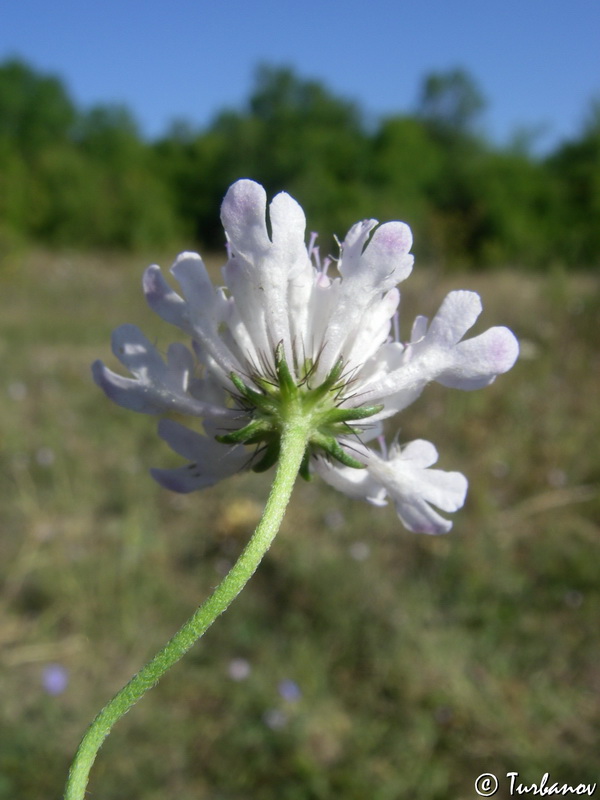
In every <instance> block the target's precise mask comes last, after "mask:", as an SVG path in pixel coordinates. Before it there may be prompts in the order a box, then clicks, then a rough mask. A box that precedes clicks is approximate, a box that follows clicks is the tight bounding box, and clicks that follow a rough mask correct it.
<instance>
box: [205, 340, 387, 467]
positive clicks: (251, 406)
mask: <svg viewBox="0 0 600 800" xmlns="http://www.w3.org/2000/svg"><path fill="white" fill-rule="evenodd" d="M343 369H344V365H343V362H342V360H341V359H340V360H339V361H338V362H337V364H336V365H335V366H334V367H333V368H332V370H331V371H330V372H329V374H328V375H327V377H326V378H325V380H324V381H323V382H322V383H320V384H319V385H318V386H316V387H312V386H311V385H310V378H311V375H312V373H313V367H312V366H311V365H310V364H308V363H307V364H305V365H304V368H303V370H302V375H303V377H302V378H301V380H300V381H299V382H296V380H295V379H294V377H293V376H292V374H291V372H290V370H289V367H288V365H287V362H286V360H285V356H284V354H283V347H282V346H281V345H280V346H279V347H277V350H276V352H275V375H274V376H273V380H268V379H265V378H264V377H254V376H253V378H252V379H253V382H254V383H255V385H257V386H259V387H260V389H261V391H256V389H251V388H250V387H249V386H247V385H246V384H245V383H244V381H243V380H242V379H241V378H240V377H239V376H238V375H235V374H234V373H232V374H231V375H230V378H231V382H232V383H233V385H234V386H235V388H236V390H237V393H238V394H237V396H236V400H237V402H238V403H239V405H240V406H242V408H244V410H245V411H246V413H248V414H249V415H250V416H251V420H250V422H249V423H248V424H247V425H245V426H244V427H243V428H240V429H239V430H237V431H232V432H231V433H226V434H223V435H221V436H217V439H218V441H220V442H223V443H224V444H255V445H258V446H259V448H258V450H257V454H258V455H259V456H260V457H259V460H258V461H256V462H255V463H254V464H253V466H252V469H253V470H254V471H255V472H263V471H264V470H267V469H269V467H271V466H273V464H275V463H276V461H277V459H278V458H279V450H280V442H281V435H282V432H283V427H284V425H285V423H286V422H289V421H290V420H293V419H294V418H298V417H302V418H307V417H308V418H309V419H310V422H311V428H312V433H311V435H310V437H309V440H308V444H307V446H306V451H305V454H304V459H303V462H302V467H301V470H300V474H301V475H302V477H303V478H305V479H308V478H309V470H308V461H309V458H310V456H311V455H312V454H313V453H316V452H319V451H322V452H324V453H326V454H327V455H328V456H330V457H331V458H334V459H335V460H336V461H339V462H341V463H342V464H344V465H345V466H347V467H354V468H355V469H364V467H365V465H364V464H363V463H362V462H360V461H358V460H357V459H355V458H353V457H352V456H350V455H349V454H348V453H347V452H346V450H344V449H343V447H342V446H341V445H340V444H339V442H338V437H339V436H348V435H358V434H359V433H360V430H358V429H356V428H353V427H351V426H350V425H349V424H348V423H350V422H355V421H357V420H363V419H367V418H368V417H372V416H373V415H374V414H377V413H378V412H379V411H381V409H382V408H383V406H382V405H375V406H366V407H364V408H342V407H341V406H340V403H341V401H342V399H343V389H344V387H345V385H346V384H345V382H344V381H343V379H342V373H343Z"/></svg>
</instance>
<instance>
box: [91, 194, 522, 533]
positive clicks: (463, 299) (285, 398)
mask: <svg viewBox="0 0 600 800" xmlns="http://www.w3.org/2000/svg"><path fill="white" fill-rule="evenodd" d="M268 214H269V222H270V233H269V228H268V227H267V198H266V193H265V191H264V189H263V188H262V186H260V185H259V184H257V183H254V182H253V181H250V180H240V181H237V182H236V183H234V184H233V186H231V187H230V189H229V191H228V192H227V194H226V196H225V199H224V201H223V205H222V209H221V219H222V222H223V227H224V229H225V233H226V236H227V243H228V252H229V260H228V261H227V263H226V264H225V266H224V267H223V271H222V272H223V281H224V286H223V287H222V288H215V287H214V286H213V284H212V282H211V280H210V278H209V276H208V273H207V271H206V268H205V266H204V263H203V261H202V259H201V258H200V256H198V255H197V254H195V253H182V254H181V255H180V256H179V257H178V258H177V259H176V261H175V263H174V264H173V266H172V267H171V273H172V275H173V276H174V278H175V279H176V280H177V282H178V283H179V285H180V286H181V292H182V294H181V295H179V294H177V293H176V292H175V291H174V290H173V289H172V288H171V287H170V285H169V284H168V283H167V281H166V280H165V278H164V277H163V275H162V273H161V271H160V269H159V267H157V266H151V267H149V268H148V269H147V270H146V273H145V275H144V281H143V285H144V291H145V294H146V298H147V300H148V303H149V305H150V307H151V308H152V309H153V310H154V311H156V312H157V313H158V314H159V315H160V316H161V317H162V318H163V319H164V320H166V321H167V322H170V323H172V324H174V325H177V326H178V327H179V328H181V329H182V330H183V331H184V332H185V333H186V334H187V335H188V336H189V337H190V339H191V349H188V348H187V347H185V346H184V345H183V344H180V343H177V344H173V345H171V346H170V347H169V349H168V351H167V355H166V360H163V358H162V357H161V355H160V354H159V353H158V351H157V350H156V348H155V347H154V346H153V345H152V344H151V343H150V342H149V341H148V339H146V337H145V336H144V335H143V334H142V333H141V331H139V330H138V328H136V327H135V326H133V325H123V326H122V327H120V328H118V329H117V330H116V331H115V333H114V335H113V351H114V353H115V355H116V356H117V357H118V358H119V360H120V361H121V362H122V363H123V365H124V366H125V367H127V368H128V369H129V371H130V372H131V374H132V375H133V378H124V377H122V376H120V375H117V374H115V373H114V372H112V371H111V370H109V369H107V368H106V367H105V366H104V364H102V363H101V362H100V361H97V362H95V363H94V365H93V367H92V369H93V374H94V378H95V380H96V382H97V383H98V385H99V386H101V387H102V389H103V390H104V391H105V392H106V394H107V395H108V396H109V397H110V398H111V399H112V400H114V401H115V402H116V403H118V404H119V405H122V406H124V407H125V408H129V409H132V410H134V411H140V412H143V413H147V414H159V415H166V416H168V415H169V414H170V413H177V414H185V415H188V416H192V417H197V418H199V420H201V421H202V427H203V431H202V433H200V432H197V431H192V430H190V429H188V428H186V427H184V426H183V425H181V424H180V423H179V422H175V421H173V420H171V419H168V418H167V419H163V420H161V422H160V424H159V434H160V436H161V437H162V438H163V439H164V440H165V441H166V442H167V443H168V444H169V445H170V446H171V447H172V448H173V450H175V451H176V452H177V453H178V454H180V455H181V456H183V457H184V458H186V459H188V460H189V461H190V462H191V463H189V464H188V465H187V466H183V467H179V468H176V469H156V470H153V471H152V474H153V476H154V477H155V479H156V480H157V481H158V482H159V483H160V484H162V485H163V486H165V487H167V488H169V489H172V490H174V491H179V492H190V491H193V490H194V489H201V488H204V487H206V486H210V485H212V484H214V483H216V482H218V481H219V480H221V479H222V478H225V477H227V476H229V475H232V474H234V473H236V472H238V471H240V470H243V469H246V468H251V469H254V470H257V471H260V470H263V469H267V468H268V467H270V466H271V465H272V464H274V463H275V462H276V461H277V458H278V455H279V447H280V438H281V431H282V426H283V424H284V422H285V417H286V413H288V412H287V410H288V409H289V407H290V404H291V403H294V404H295V405H294V407H301V408H302V409H304V410H305V411H306V413H307V414H310V415H311V420H312V425H313V428H312V429H313V433H312V435H311V436H310V439H309V442H308V445H307V448H306V453H305V457H304V461H303V464H302V468H301V474H302V475H303V476H304V477H308V476H309V473H310V472H311V471H313V470H314V471H316V472H318V473H319V474H321V475H322V477H323V478H324V479H325V480H326V481H327V482H328V483H330V484H332V485H333V486H335V487H337V488H339V489H341V490H342V491H343V492H345V493H346V494H349V495H350V496H352V497H360V498H364V499H366V500H368V501H369V502H371V503H374V504H375V505H382V504H384V503H385V502H386V498H387V497H390V498H391V499H392V500H393V502H394V504H395V506H396V509H397V512H398V515H399V517H400V519H401V520H402V522H403V524H404V525H405V526H406V527H407V528H408V529H409V530H412V531H418V532H423V533H443V532H446V531H448V530H449V529H450V528H451V523H450V522H449V521H448V520H447V519H445V518H444V517H442V516H441V515H440V514H439V513H438V511H436V510H435V508H437V509H440V510H441V511H445V512H452V511H456V510H457V509H459V508H460V507H461V506H462V505H463V503H464V498H465V494H466V490H467V481H466V479H465V478H464V476H463V475H461V474H460V473H457V472H444V471H442V470H438V469H431V466H432V465H433V464H434V463H435V462H436V460H437V451H436V449H435V447H434V446H433V445H432V444H431V443H430V442H426V441H423V440H418V441H414V442H411V443H410V444H407V445H405V446H404V447H400V446H399V445H397V444H394V445H392V447H390V450H389V453H385V448H384V450H383V452H382V453H381V454H378V453H376V452H375V451H374V450H372V449H370V448H369V447H367V446H366V445H365V444H364V442H367V441H370V440H372V439H373V438H375V437H376V436H378V434H379V433H380V430H381V424H380V423H381V421H382V420H384V419H386V418H388V417H391V416H392V415H394V414H395V413H397V412H398V411H401V410H402V409H404V408H406V406H408V405H409V404H410V403H412V402H413V401H414V400H415V399H416V398H417V397H418V396H419V395H420V393H421V392H422V390H423V389H424V387H425V386H426V384H428V383H429V382H431V381H437V382H438V383H441V384H443V385H444V386H448V387H452V388H457V389H465V390H471V389H478V388H480V387H483V386H486V385H487V384H489V383H491V382H492V381H493V380H494V378H495V377H496V376H497V375H498V374H500V373H503V372H506V371H507V370H509V369H510V368H511V367H512V366H513V364H514V362H515V360H516V358H517V355H518V344H517V340H516V339H515V337H514V335H513V334H512V333H511V331H509V330H508V329H507V328H503V327H496V328H490V329H489V330H487V331H486V332H485V333H483V334H481V335H479V336H476V337H473V338H471V339H466V340H464V339H463V337H464V336H465V334H466V333H467V331H468V330H469V329H470V328H471V327H472V326H473V324H474V322H475V320H476V319H477V317H478V316H479V314H480V312H481V302H480V299H479V296H478V295H477V294H475V293H474V292H466V291H458V292H451V293H450V294H449V295H448V296H447V297H446V299H445V300H444V302H443V303H442V305H441V307H440V309H439V311H438V312H437V314H436V315H435V317H434V318H433V319H432V320H431V322H430V323H428V321H427V320H426V319H425V318H424V317H417V319H416V321H415V324H414V326H413V332H412V336H411V341H410V343H408V344H401V343H400V342H398V341H394V340H393V338H392V337H391V336H390V332H391V330H392V322H393V319H394V315H395V314H396V311H397V308H398V304H399V300H400V294H399V292H398V289H397V288H396V287H397V284H398V283H399V282H401V281H402V280H404V279H405V278H406V277H407V276H408V275H409V274H410V272H411V270H412V265H413V257H412V256H411V255H410V252H409V251H410V248H411V245H412V236H411V232H410V229H409V228H408V226H407V225H405V224H404V223H402V222H387V223H384V224H382V225H380V224H379V223H378V222H377V221H376V220H365V221H363V222H359V223H357V224H356V225H354V226H353V227H352V228H350V230H349V231H348V233H347V235H346V237H345V239H344V240H343V242H342V243H341V245H340V255H339V259H338V260H337V271H338V273H339V274H338V275H337V276H330V275H328V271H327V270H328V266H329V264H330V259H327V260H326V262H325V263H324V264H323V265H321V262H320V258H319V253H318V249H317V248H315V247H314V238H313V239H311V243H310V245H309V246H308V248H307V246H306V244H305V227H306V220H305V217H304V212H303V211H302V208H301V207H300V206H299V205H298V203H297V202H296V201H295V200H294V199H292V198H291V197H290V196H289V195H288V194H286V193H285V192H282V193H280V194H278V195H276V197H275V198H274V199H273V201H272V202H271V204H270V206H269V211H268ZM249 448H252V449H249ZM434 507H435V508H434Z"/></svg>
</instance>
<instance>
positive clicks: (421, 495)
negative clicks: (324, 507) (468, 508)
mask: <svg viewBox="0 0 600 800" xmlns="http://www.w3.org/2000/svg"><path fill="white" fill-rule="evenodd" d="M353 451H354V452H353V455H354V456H355V457H358V458H359V460H364V461H365V462H366V464H367V469H365V470H361V469H352V468H351V467H340V466H336V465H334V464H332V463H330V462H327V461H325V460H324V459H317V460H316V464H315V469H316V470H317V472H318V473H319V474H320V475H321V476H322V477H323V479H324V480H325V481H327V483H329V484H330V485H332V486H334V487H335V488H337V489H339V490H340V491H342V492H344V493H345V494H347V495H349V496H350V497H354V498H361V499H365V500H368V501H369V502H371V503H373V504H374V505H385V498H386V496H387V495H389V496H390V497H391V498H392V500H393V501H394V505H395V507H396V512H397V514H398V516H399V517H400V519H401V521H402V522H403V524H404V526H405V527H406V528H408V530H410V531H413V532H414V533H429V534H439V533H447V532H448V531H449V530H450V529H451V527H452V523H451V522H450V521H449V520H447V519H445V518H444V517H442V516H441V515H440V514H438V512H437V511H436V510H435V509H434V508H433V507H432V506H436V507H437V508H440V509H441V510H442V511H448V512H452V511H457V510H458V509H459V508H461V507H462V505H463V503H464V500H465V495H466V491H467V480H466V478H465V477H464V475H461V473H459V472H444V471H443V470H438V469H430V467H431V465H432V464H434V463H435V462H436V461H437V450H436V449H435V447H434V446H433V445H432V444H431V442H426V441H424V440H422V439H418V440H416V441H414V442H411V443H410V444H408V445H406V446H405V447H404V448H400V447H398V446H394V447H392V448H390V452H389V454H388V458H387V459H386V458H382V457H381V456H379V455H377V454H376V453H375V452H374V451H372V450H370V449H368V448H367V447H365V446H364V445H361V444H355V445H353Z"/></svg>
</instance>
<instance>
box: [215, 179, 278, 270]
mask: <svg viewBox="0 0 600 800" xmlns="http://www.w3.org/2000/svg"><path fill="white" fill-rule="evenodd" d="M266 209H267V193H266V192H265V190H264V189H263V187H262V186H260V184H258V183H255V182H254V181H250V180H240V181H236V182H235V183H234V184H233V185H232V186H230V187H229V189H228V190H227V194H226V195H225V199H224V200H223V204H222V206H221V221H222V223H223V228H224V229H225V232H226V233H227V237H228V239H229V244H230V245H231V248H232V249H233V251H234V253H236V254H239V255H244V256H248V255H254V254H256V253H257V252H265V251H266V250H268V248H269V246H270V244H271V242H270V239H269V234H268V233H267V223H266Z"/></svg>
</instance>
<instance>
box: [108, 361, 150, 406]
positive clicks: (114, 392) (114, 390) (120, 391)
mask: <svg viewBox="0 0 600 800" xmlns="http://www.w3.org/2000/svg"><path fill="white" fill-rule="evenodd" d="M92 375H93V378H94V381H95V383H96V384H97V386H99V387H100V388H101V389H102V391H103V392H104V393H105V394H106V396H107V397H108V398H109V399H110V400H112V401H113V403H116V404H117V405H119V406H122V407H123V408H128V409H129V410H130V411H138V412H140V413H142V414H160V413H161V410H162V407H161V406H157V403H156V399H155V396H154V393H153V392H152V391H151V389H150V387H148V386H143V385H142V384H140V382H139V381H137V380H133V379H131V378H123V377H122V376H121V375H117V373H116V372H113V371H112V370H110V369H108V367H106V366H105V365H104V364H103V363H102V362H101V361H94V363H93V364H92Z"/></svg>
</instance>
